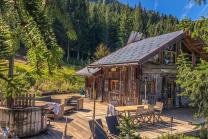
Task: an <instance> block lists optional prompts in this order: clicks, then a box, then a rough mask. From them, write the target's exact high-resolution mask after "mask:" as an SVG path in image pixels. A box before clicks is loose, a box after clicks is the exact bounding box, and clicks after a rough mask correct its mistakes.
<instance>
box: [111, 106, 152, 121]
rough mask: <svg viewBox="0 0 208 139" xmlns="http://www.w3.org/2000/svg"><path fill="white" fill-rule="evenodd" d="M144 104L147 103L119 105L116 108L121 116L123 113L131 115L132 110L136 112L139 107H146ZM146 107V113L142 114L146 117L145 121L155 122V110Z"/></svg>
mask: <svg viewBox="0 0 208 139" xmlns="http://www.w3.org/2000/svg"><path fill="white" fill-rule="evenodd" d="M144 106H145V105H131V106H117V107H115V110H116V111H117V112H118V115H119V116H121V115H125V116H126V115H128V116H130V115H131V114H130V113H131V112H136V111H137V108H138V107H144ZM144 108H145V109H144V113H143V114H142V115H143V118H144V119H145V122H146V123H152V124H154V121H155V120H154V119H155V118H154V117H155V116H154V111H152V110H149V109H148V108H146V107H144Z"/></svg>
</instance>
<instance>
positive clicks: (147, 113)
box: [143, 104, 155, 124]
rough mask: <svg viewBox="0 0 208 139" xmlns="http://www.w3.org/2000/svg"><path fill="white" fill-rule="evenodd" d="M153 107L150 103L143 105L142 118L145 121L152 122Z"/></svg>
mask: <svg viewBox="0 0 208 139" xmlns="http://www.w3.org/2000/svg"><path fill="white" fill-rule="evenodd" d="M154 117H155V116H154V107H153V106H152V105H149V104H148V105H144V111H143V120H144V122H145V123H150V124H154V122H155V120H154Z"/></svg>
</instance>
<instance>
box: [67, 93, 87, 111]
mask: <svg viewBox="0 0 208 139" xmlns="http://www.w3.org/2000/svg"><path fill="white" fill-rule="evenodd" d="M83 103H84V99H83V98H82V97H78V96H77V97H76V96H73V97H70V98H68V99H65V105H66V106H74V107H75V109H76V110H82V109H83Z"/></svg>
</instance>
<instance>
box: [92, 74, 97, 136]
mask: <svg viewBox="0 0 208 139" xmlns="http://www.w3.org/2000/svg"><path fill="white" fill-rule="evenodd" d="M95 105H96V92H95V78H94V77H93V116H92V120H93V122H92V129H93V132H92V136H93V139H94V138H95Z"/></svg>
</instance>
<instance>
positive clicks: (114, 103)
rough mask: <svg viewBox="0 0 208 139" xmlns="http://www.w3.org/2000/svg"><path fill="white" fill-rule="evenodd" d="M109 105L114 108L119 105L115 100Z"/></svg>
mask: <svg viewBox="0 0 208 139" xmlns="http://www.w3.org/2000/svg"><path fill="white" fill-rule="evenodd" d="M110 104H111V105H113V106H114V107H116V106H119V103H118V101H117V100H113V101H111V102H110Z"/></svg>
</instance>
